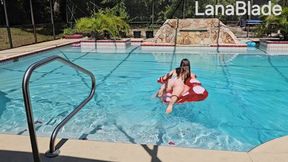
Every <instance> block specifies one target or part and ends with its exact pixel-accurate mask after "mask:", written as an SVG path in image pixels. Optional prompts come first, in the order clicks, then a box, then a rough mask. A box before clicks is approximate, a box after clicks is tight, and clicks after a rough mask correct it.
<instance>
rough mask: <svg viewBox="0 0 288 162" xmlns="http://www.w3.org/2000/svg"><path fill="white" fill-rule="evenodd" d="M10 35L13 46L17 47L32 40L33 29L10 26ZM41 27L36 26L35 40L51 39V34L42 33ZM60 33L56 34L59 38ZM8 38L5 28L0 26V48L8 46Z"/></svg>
mask: <svg viewBox="0 0 288 162" xmlns="http://www.w3.org/2000/svg"><path fill="white" fill-rule="evenodd" d="M10 29H11V35H12V42H13V47H19V46H23V45H27V44H32V43H35V42H34V34H33V29H21V28H10ZM43 31H44V30H43V28H36V33H37V42H43V41H48V40H53V35H48V34H44V33H45V32H43ZM61 35H62V34H58V35H56V38H60V37H61ZM9 47H10V45H9V40H8V34H7V29H6V28H0V50H3V49H7V48H9Z"/></svg>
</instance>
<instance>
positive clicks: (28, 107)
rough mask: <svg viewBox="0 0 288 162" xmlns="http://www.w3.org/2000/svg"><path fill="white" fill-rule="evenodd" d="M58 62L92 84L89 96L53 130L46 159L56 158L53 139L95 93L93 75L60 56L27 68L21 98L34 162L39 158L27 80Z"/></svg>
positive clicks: (57, 151) (56, 152)
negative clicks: (34, 72) (34, 73)
mask: <svg viewBox="0 0 288 162" xmlns="http://www.w3.org/2000/svg"><path fill="white" fill-rule="evenodd" d="M55 60H57V61H60V62H62V63H64V64H66V65H69V66H70V67H72V68H74V69H77V70H79V71H81V72H83V73H85V74H87V75H89V76H90V78H91V80H92V82H91V84H92V85H91V91H90V94H89V96H88V97H87V98H86V99H85V100H84V101H82V102H81V103H80V104H79V105H78V106H77V108H75V109H74V110H73V111H72V112H71V113H70V114H69V115H68V116H67V117H65V119H63V120H62V121H61V122H60V123H59V124H58V125H57V126H56V128H55V129H54V130H53V132H52V134H51V138H50V145H49V151H47V152H46V156H48V157H56V156H57V155H59V153H60V151H59V149H58V150H55V139H56V136H57V134H58V132H59V130H60V129H61V128H62V127H63V126H64V125H65V124H66V123H67V122H68V121H69V120H70V119H71V118H72V117H73V116H74V115H75V114H76V113H77V112H78V111H80V110H81V109H82V108H83V107H84V106H85V105H86V104H87V103H88V102H89V101H90V100H91V99H92V97H93V96H94V93H95V87H96V86H95V82H96V81H95V76H94V75H93V73H91V72H90V71H88V70H86V69H84V68H82V67H80V66H78V65H76V64H74V63H72V62H70V61H68V60H65V59H64V58H62V57H60V56H50V57H47V58H45V59H43V60H40V61H38V62H36V63H34V64H32V65H30V66H29V68H28V69H27V70H26V72H25V74H24V77H23V81H22V91H23V97H24V104H25V110H26V117H27V122H28V129H29V134H30V141H31V146H32V152H33V158H34V162H40V156H39V151H38V145H37V139H36V133H35V127H34V122H33V121H34V120H33V114H32V109H31V108H32V106H31V101H30V93H29V80H30V77H31V75H32V72H33V71H34V70H35V69H37V68H39V67H40V66H43V65H45V64H47V63H49V62H52V61H55Z"/></svg>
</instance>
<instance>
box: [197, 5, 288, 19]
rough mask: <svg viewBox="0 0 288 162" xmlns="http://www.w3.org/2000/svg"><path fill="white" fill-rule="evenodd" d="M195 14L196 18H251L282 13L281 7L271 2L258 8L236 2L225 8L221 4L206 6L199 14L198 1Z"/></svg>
mask: <svg viewBox="0 0 288 162" xmlns="http://www.w3.org/2000/svg"><path fill="white" fill-rule="evenodd" d="M195 10H196V11H195V13H196V15H197V16H204V15H206V16H213V15H227V16H233V15H237V16H242V15H247V14H248V15H253V16H260V15H266V16H268V15H272V14H273V15H276V16H279V15H281V13H282V7H281V6H280V5H278V4H275V5H272V3H271V1H269V2H268V4H265V5H262V6H259V5H251V2H250V1H248V2H247V3H246V2H243V1H236V3H235V4H234V5H232V4H230V5H226V6H225V7H224V6H223V5H221V4H217V5H215V6H213V5H210V4H209V5H206V6H205V11H204V12H200V7H199V3H198V1H195Z"/></svg>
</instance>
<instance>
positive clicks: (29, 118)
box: [22, 69, 40, 162]
mask: <svg viewBox="0 0 288 162" xmlns="http://www.w3.org/2000/svg"><path fill="white" fill-rule="evenodd" d="M31 71H32V70H31V69H28V70H27V71H26V73H25V75H24V77H23V82H22V92H23V97H24V104H25V110H26V117H27V122H28V129H29V135H30V141H31V146H32V153H33V159H34V162H40V155H39V151H38V145H37V139H36V133H35V128H34V120H33V114H32V110H31V101H30V95H29V79H30V77H31Z"/></svg>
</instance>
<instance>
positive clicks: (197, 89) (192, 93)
mask: <svg viewBox="0 0 288 162" xmlns="http://www.w3.org/2000/svg"><path fill="white" fill-rule="evenodd" d="M166 81H167V80H164V79H163V77H160V78H159V79H158V80H157V82H158V83H160V84H164V83H166ZM185 84H186V85H187V86H189V87H190V89H189V90H188V91H187V92H186V93H185V94H182V95H181V96H179V99H178V101H177V103H183V102H196V101H203V100H205V99H206V98H207V97H208V92H207V90H206V89H205V88H204V87H202V85H201V83H200V81H199V80H197V79H188V80H187V81H186V82H185ZM171 96H172V91H169V92H166V93H165V94H164V95H163V96H162V101H163V102H166V103H167V102H169V101H170V100H171Z"/></svg>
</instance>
